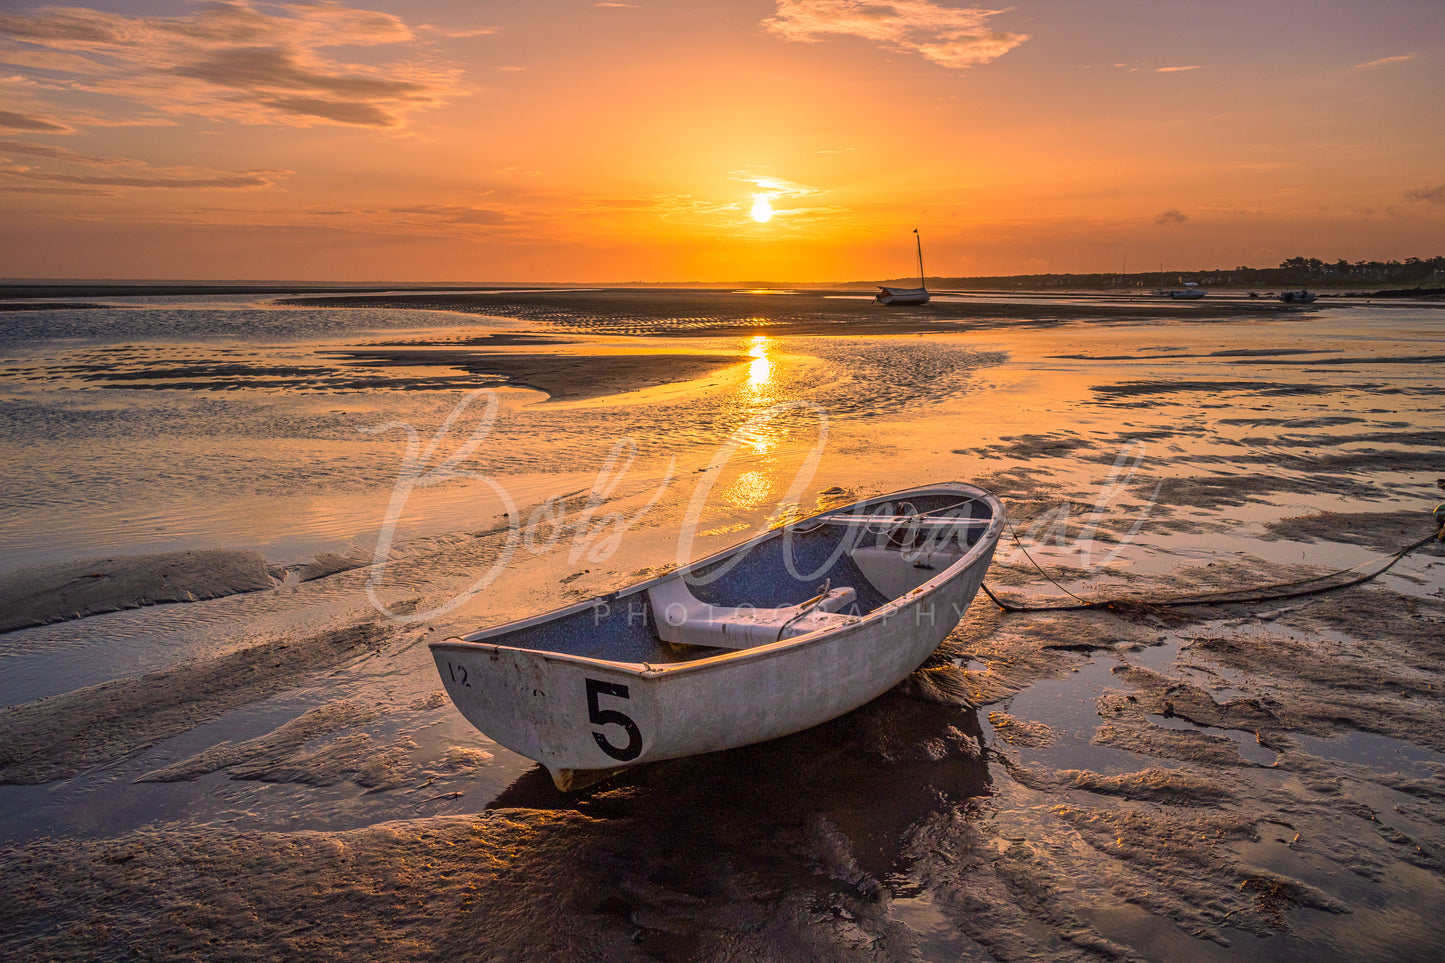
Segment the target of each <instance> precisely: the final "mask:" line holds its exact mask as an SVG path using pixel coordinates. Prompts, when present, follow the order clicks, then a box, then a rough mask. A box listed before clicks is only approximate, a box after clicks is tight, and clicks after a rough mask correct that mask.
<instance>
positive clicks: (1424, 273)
mask: <svg viewBox="0 0 1445 963" xmlns="http://www.w3.org/2000/svg"><path fill="white" fill-rule="evenodd" d="M900 280H906V279H900ZM1186 281H1193V282H1195V283H1196V284H1198V285H1200V286H1201V287H1228V288H1246V289H1249V288H1260V289H1269V288H1297V287H1331V288H1348V289H1352V290H1366V289H1369V288H1378V287H1390V288H1416V287H1440V286H1442V285H1445V257H1432V258H1429V259H1425V258H1418V257H1411V258H1406V259H1405V260H1403V261H1345V260H1339V261H1322V260H1320V259H1319V258H1317V257H1309V258H1306V257H1292V258H1290V259H1289V260H1287V261H1282V262H1280V265H1279V267H1274V268H1251V267H1237V268H1234V269H1233V270H1228V271H1226V270H1214V271H1184V272H1181V271H1177V270H1175V271H1165V272H1164V273H1163V274H1160V272H1158V271H1150V272H1147V273H1144V274H1122V273H1104V274H1013V275H1006V276H999V277H974V278H944V277H930V278H929V279H928V283H929V285H930V286H931V287H936V288H965V289H967V288H988V289H1000V288H1001V289H1005V290H1008V289H1011V288H1012V289H1021V290H1041V289H1048V288H1066V289H1067V288H1082V289H1110V288H1156V287H1160V286H1164V287H1175V286H1178V285H1179V284H1182V283H1184V282H1186ZM914 283H915V284H916V283H917V282H916V281H915V282H914Z"/></svg>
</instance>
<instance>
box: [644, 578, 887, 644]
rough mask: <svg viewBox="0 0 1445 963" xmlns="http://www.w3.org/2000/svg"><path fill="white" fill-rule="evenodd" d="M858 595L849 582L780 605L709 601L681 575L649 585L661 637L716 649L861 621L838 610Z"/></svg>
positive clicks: (675, 641) (666, 640)
mask: <svg viewBox="0 0 1445 963" xmlns="http://www.w3.org/2000/svg"><path fill="white" fill-rule="evenodd" d="M857 597H858V593H857V592H855V591H853V589H851V588H835V589H831V590H829V591H828V592H825V593H823V595H822V596H821V597H820V598H814V599H809V600H808V601H806V602H803V603H801V604H799V605H787V606H783V607H782V608H767V609H765V608H754V607H753V606H751V605H740V606H726V605H709V604H708V603H707V602H703V601H701V600H700V599H698V598H697V597H696V596H694V595H693V594H692V591H691V590H690V589H689V588H688V586H687V583H686V582H684V581H683V580H682V578H681V577H680V576H679V577H677V578H670V579H668V580H667V581H665V582H660V583H658V584H657V585H654V586H653V587H652V588H650V589H648V590H647V599H648V601H649V602H651V603H652V621H653V623H654V625H655V627H656V629H657V635H658V638H660V639H662V640H663V641H664V642H673V643H677V644H681V645H699V646H707V647H709V648H718V649H750V648H752V647H753V646H755V645H766V644H767V643H769V642H776V641H778V640H779V639H791V638H794V637H795V636H799V635H806V634H808V633H809V632H816V631H818V630H819V629H828V628H836V627H838V626H841V625H846V624H848V623H849V622H854V621H857V616H855V615H839V614H837V612H838V610H839V609H843V608H846V607H847V606H849V605H851V604H853V602H854V600H856V599H857Z"/></svg>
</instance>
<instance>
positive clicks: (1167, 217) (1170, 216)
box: [1154, 208, 1189, 224]
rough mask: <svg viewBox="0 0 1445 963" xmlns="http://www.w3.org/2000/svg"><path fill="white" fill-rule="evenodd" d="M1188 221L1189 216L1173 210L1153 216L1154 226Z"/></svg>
mask: <svg viewBox="0 0 1445 963" xmlns="http://www.w3.org/2000/svg"><path fill="white" fill-rule="evenodd" d="M1188 220H1189V215H1188V214H1185V213H1184V212H1183V211H1178V210H1174V209H1172V208H1171V209H1170V210H1167V211H1165V212H1163V213H1162V214H1155V215H1154V223H1155V224H1183V223H1185V222H1186V221H1188Z"/></svg>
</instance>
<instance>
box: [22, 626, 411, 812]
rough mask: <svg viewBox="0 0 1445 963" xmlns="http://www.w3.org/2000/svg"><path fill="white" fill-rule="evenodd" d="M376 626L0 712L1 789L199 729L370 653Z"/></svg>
mask: <svg viewBox="0 0 1445 963" xmlns="http://www.w3.org/2000/svg"><path fill="white" fill-rule="evenodd" d="M388 636H389V631H388V630H387V629H386V628H384V627H382V626H380V625H377V624H363V625H355V626H349V627H346V628H341V629H335V630H332V631H329V632H324V633H322V634H320V635H315V636H311V637H309V638H303V639H274V640H271V641H268V642H262V643H260V644H258V645H253V646H250V647H248V648H245V649H241V650H238V651H236V652H232V653H230V654H228V655H224V656H219V657H216V658H211V659H200V660H195V661H192V662H183V663H181V664H180V665H177V666H173V667H171V668H168V669H163V670H161V671H159V672H152V673H149V674H147V675H143V676H140V677H137V678H131V679H121V680H118V681H115V682H105V683H102V684H100V685H94V686H88V687H86V688H83V689H75V690H72V691H70V692H67V693H65V694H64V695H59V696H53V697H51V698H48V699H41V700H39V701H37V702H28V703H26V704H24V705H19V706H13V707H11V708H8V709H3V710H0V784H23V785H31V784H38V783H44V782H51V781H53V780H56V779H63V778H65V777H67V776H73V775H75V774H76V773H78V772H81V771H82V770H85V769H89V768H92V767H95V766H101V765H108V764H112V763H114V762H116V761H118V760H119V759H121V758H123V757H125V756H127V755H129V754H130V753H133V752H135V751H137V750H139V749H143V748H146V747H148V746H151V745H153V744H155V743H156V742H158V741H160V740H162V739H165V738H168V737H170V736H173V735H176V734H177V733H180V732H184V731H186V730H187V729H190V728H192V727H194V726H196V725H199V724H200V723H202V722H205V721H207V720H210V719H214V718H217V717H218V716H220V715H222V714H224V713H226V712H228V711H230V710H232V709H235V708H238V707H240V706H244V705H248V704H250V703H252V702H255V701H257V700H259V699H262V698H265V697H266V696H269V695H271V694H273V693H276V692H280V691H282V690H285V689H288V688H290V687H292V686H295V685H297V684H299V683H300V682H302V681H304V680H306V679H308V678H310V677H311V676H313V675H315V674H316V673H317V672H319V671H321V670H323V669H327V668H330V667H332V666H335V665H337V664H338V663H341V662H345V661H347V660H350V659H353V658H355V657H357V656H359V655H362V654H365V653H367V652H372V651H375V650H376V649H377V648H378V647H379V646H380V645H381V644H382V643H383V642H385V641H386V639H387V638H388Z"/></svg>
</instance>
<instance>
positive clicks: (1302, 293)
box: [1279, 288, 1319, 304]
mask: <svg viewBox="0 0 1445 963" xmlns="http://www.w3.org/2000/svg"><path fill="white" fill-rule="evenodd" d="M1317 297H1319V295H1317V294H1311V293H1310V292H1308V291H1306V290H1305V289H1304V288H1300V289H1299V290H1298V291H1284V292H1282V293H1281V294H1280V296H1279V299H1280V300H1281V301H1283V302H1284V303H1285V304H1310V303H1312V302H1313V301H1314V299H1315V298H1317Z"/></svg>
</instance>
